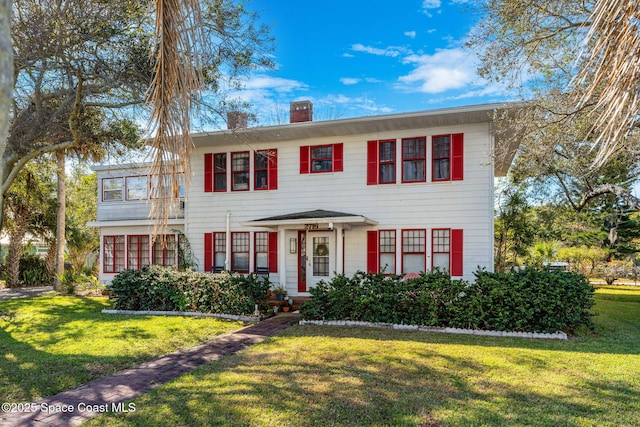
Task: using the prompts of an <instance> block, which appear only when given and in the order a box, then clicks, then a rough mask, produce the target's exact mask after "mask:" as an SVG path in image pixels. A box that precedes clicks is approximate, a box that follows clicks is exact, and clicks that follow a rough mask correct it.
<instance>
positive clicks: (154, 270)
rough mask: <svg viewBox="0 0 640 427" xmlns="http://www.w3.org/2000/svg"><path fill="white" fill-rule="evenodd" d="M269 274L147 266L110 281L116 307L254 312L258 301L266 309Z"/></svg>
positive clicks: (127, 271)
mask: <svg viewBox="0 0 640 427" xmlns="http://www.w3.org/2000/svg"><path fill="white" fill-rule="evenodd" d="M269 287H270V282H269V278H268V277H258V276H256V275H254V274H250V275H248V276H241V275H232V274H230V273H227V272H223V273H219V274H210V273H202V272H190V271H186V272H185V271H178V270H177V269H175V268H171V267H160V266H155V265H152V266H145V267H143V268H141V269H140V270H125V271H123V272H121V273H119V274H118V275H117V276H116V277H114V279H113V281H112V282H111V287H110V290H111V291H110V296H111V298H113V299H114V300H115V302H114V308H115V309H116V310H154V311H193V312H201V313H217V314H236V315H247V314H253V313H254V311H255V304H258V306H259V309H260V310H261V311H266V309H267V308H268V307H267V304H266V303H267V290H268V289H269Z"/></svg>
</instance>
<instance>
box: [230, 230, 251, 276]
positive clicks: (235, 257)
mask: <svg viewBox="0 0 640 427" xmlns="http://www.w3.org/2000/svg"><path fill="white" fill-rule="evenodd" d="M231 270H232V271H235V272H237V273H248V272H249V233H247V232H244V231H243V232H236V233H231Z"/></svg>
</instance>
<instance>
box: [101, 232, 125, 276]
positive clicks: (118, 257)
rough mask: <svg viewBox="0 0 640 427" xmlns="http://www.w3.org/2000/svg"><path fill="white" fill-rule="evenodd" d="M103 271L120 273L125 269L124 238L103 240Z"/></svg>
mask: <svg viewBox="0 0 640 427" xmlns="http://www.w3.org/2000/svg"><path fill="white" fill-rule="evenodd" d="M102 245H103V246H102V260H103V261H102V271H103V272H105V273H119V272H121V271H123V270H124V269H125V250H124V236H104V237H103V238H102Z"/></svg>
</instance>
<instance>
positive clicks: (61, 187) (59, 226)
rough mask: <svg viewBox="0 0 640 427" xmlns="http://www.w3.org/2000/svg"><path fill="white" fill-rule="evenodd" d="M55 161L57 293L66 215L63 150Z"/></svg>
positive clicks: (58, 153) (60, 286)
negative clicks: (56, 188) (56, 192)
mask: <svg viewBox="0 0 640 427" xmlns="http://www.w3.org/2000/svg"><path fill="white" fill-rule="evenodd" d="M56 161H57V163H58V168H57V177H58V215H57V220H56V275H55V278H54V281H53V283H54V288H55V289H56V290H57V291H61V290H62V284H61V283H60V279H58V277H60V276H62V274H64V247H65V244H66V241H65V226H66V221H65V215H66V212H65V211H66V193H67V188H66V185H67V176H66V172H65V163H66V154H65V152H64V150H60V151H58V152H57V153H56Z"/></svg>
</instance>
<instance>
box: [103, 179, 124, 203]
mask: <svg viewBox="0 0 640 427" xmlns="http://www.w3.org/2000/svg"><path fill="white" fill-rule="evenodd" d="M123 193H124V181H123V179H122V178H103V179H102V200H103V201H105V202H107V201H114V200H122V196H123Z"/></svg>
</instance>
